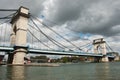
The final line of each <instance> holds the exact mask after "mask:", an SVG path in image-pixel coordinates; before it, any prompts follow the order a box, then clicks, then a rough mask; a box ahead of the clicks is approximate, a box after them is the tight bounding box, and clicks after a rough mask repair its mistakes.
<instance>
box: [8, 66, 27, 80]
mask: <svg viewBox="0 0 120 80" xmlns="http://www.w3.org/2000/svg"><path fill="white" fill-rule="evenodd" d="M7 78H8V79H10V80H25V67H24V66H8V67H7Z"/></svg>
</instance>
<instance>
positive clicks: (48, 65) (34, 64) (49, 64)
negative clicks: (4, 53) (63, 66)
mask: <svg viewBox="0 0 120 80" xmlns="http://www.w3.org/2000/svg"><path fill="white" fill-rule="evenodd" d="M0 65H8V66H40V67H58V66H60V64H59V63H29V64H0Z"/></svg>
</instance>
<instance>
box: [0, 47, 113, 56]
mask: <svg viewBox="0 0 120 80" xmlns="http://www.w3.org/2000/svg"><path fill="white" fill-rule="evenodd" d="M16 47H24V48H27V47H25V46H16ZM0 51H1V52H7V53H9V54H12V53H13V51H14V47H8V46H0ZM26 53H27V54H29V53H31V54H46V55H72V56H88V57H101V58H102V57H103V56H104V55H103V54H96V53H86V52H74V51H58V50H45V49H32V48H27V52H26ZM107 57H109V58H115V56H113V55H107Z"/></svg>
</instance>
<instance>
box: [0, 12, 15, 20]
mask: <svg viewBox="0 0 120 80" xmlns="http://www.w3.org/2000/svg"><path fill="white" fill-rule="evenodd" d="M14 14H15V13H12V14H9V15H7V16H5V17H0V19H10V18H12V17H10V16H13V15H14Z"/></svg>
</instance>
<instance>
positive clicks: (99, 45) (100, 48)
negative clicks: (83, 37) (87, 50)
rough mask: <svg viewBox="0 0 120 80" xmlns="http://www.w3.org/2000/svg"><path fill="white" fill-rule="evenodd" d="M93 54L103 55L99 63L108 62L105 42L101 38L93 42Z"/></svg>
mask: <svg viewBox="0 0 120 80" xmlns="http://www.w3.org/2000/svg"><path fill="white" fill-rule="evenodd" d="M93 46H94V53H96V54H103V57H102V59H101V62H108V61H109V60H108V57H107V52H106V42H105V41H104V39H103V38H100V39H95V40H93Z"/></svg>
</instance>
